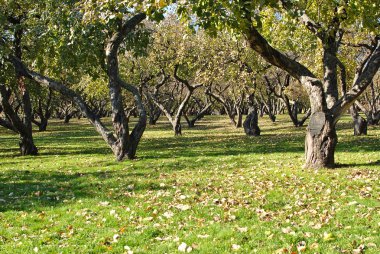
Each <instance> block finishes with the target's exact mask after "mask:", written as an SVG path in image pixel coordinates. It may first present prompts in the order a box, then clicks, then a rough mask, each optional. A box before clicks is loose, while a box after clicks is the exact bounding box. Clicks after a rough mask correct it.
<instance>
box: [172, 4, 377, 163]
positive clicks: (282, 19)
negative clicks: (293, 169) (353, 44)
mask: <svg viewBox="0 0 380 254" xmlns="http://www.w3.org/2000/svg"><path fill="white" fill-rule="evenodd" d="M181 3H182V2H181ZM189 5H190V6H191V10H193V11H194V12H195V13H196V14H197V16H198V20H197V22H198V24H199V25H202V26H203V27H206V28H207V29H209V31H210V32H211V33H214V34H216V31H218V30H221V29H228V30H230V31H231V32H233V33H236V34H241V35H243V36H244V37H245V38H246V40H247V41H248V42H249V45H250V47H251V48H252V49H253V50H255V51H256V52H257V53H259V54H260V55H261V56H262V57H263V58H264V59H265V60H266V61H268V62H269V63H271V64H273V65H274V66H277V67H278V68H280V69H283V70H284V71H286V72H287V73H289V74H290V75H291V76H292V77H293V78H295V79H296V80H298V81H299V82H300V83H301V84H302V85H303V87H304V88H305V90H306V91H307V93H308V96H309V99H310V104H311V117H310V123H309V125H308V128H307V134H306V140H305V155H306V164H305V166H306V167H312V168H318V167H334V166H335V161H334V152H335V147H336V144H337V141H338V139H337V134H336V124H337V122H338V121H339V119H340V118H341V116H342V115H343V113H344V112H346V111H347V110H348V109H349V108H350V106H351V105H352V104H353V103H354V102H355V100H356V99H357V98H358V97H359V96H360V95H361V94H362V93H363V92H364V90H365V89H366V88H367V87H368V86H369V85H370V84H371V82H372V79H373V77H374V75H375V74H376V72H377V71H378V69H379V66H380V36H379V31H378V27H379V25H380V24H379V20H380V11H379V10H380V8H379V4H378V3H375V2H373V1H344V0H342V1H330V0H322V1H316V0H312V1H310V0H308V1H306V0H297V1H295V0H294V1H293V0H282V1H274V0H263V1H248V0H242V1H229V0H221V1H217V2H214V1H208V0H191V1H187V2H186V3H183V5H181V6H180V7H179V8H178V12H179V13H180V14H181V15H182V16H191V14H190V15H189V11H188V10H189V8H187V7H189ZM192 20H194V19H192ZM276 24H281V25H282V26H283V29H282V31H274V30H273V29H272V27H273V26H275V25H276ZM350 30H362V31H363V32H366V33H367V35H368V36H369V37H371V38H372V43H371V45H370V50H369V51H368V53H367V54H366V55H365V56H364V57H363V58H362V59H361V61H360V63H358V65H357V68H356V72H355V75H354V77H350V78H348V77H343V76H344V71H342V70H343V69H344V68H343V67H344V64H343V62H342V61H341V58H344V57H345V56H344V55H341V54H340V53H341V51H340V48H341V46H342V43H346V35H347V34H348V32H349V31H350ZM284 31H286V33H284ZM294 31H302V33H299V34H301V38H302V37H303V38H304V39H305V40H306V39H307V38H311V41H310V43H311V44H315V45H316V47H317V48H318V49H320V52H321V53H322V57H321V58H320V59H319V57H318V54H316V55H315V56H312V55H311V56H309V57H310V58H311V59H314V60H315V61H313V62H314V63H317V62H319V63H320V67H321V68H320V70H321V72H322V73H321V74H320V73H319V72H318V71H313V70H312V68H311V67H310V66H309V67H308V66H307V65H306V64H304V63H302V62H299V61H297V60H294V59H292V58H290V57H288V56H287V55H286V54H285V53H283V52H282V51H280V49H279V48H278V47H276V44H275V43H273V40H272V39H273V38H274V37H275V36H277V37H281V38H282V39H283V40H284V41H286V40H291V39H293V38H294V39H296V34H295V32H294ZM339 74H341V75H342V76H341V80H351V81H352V85H351V87H350V89H349V90H348V91H347V92H346V93H345V94H343V95H342V94H341V95H339V92H338V84H339V79H338V77H339Z"/></svg>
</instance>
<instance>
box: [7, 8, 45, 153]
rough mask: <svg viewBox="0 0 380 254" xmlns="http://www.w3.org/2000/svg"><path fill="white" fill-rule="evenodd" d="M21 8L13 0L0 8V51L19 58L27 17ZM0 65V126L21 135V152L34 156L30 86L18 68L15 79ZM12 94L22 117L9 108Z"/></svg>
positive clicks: (20, 56)
mask: <svg viewBox="0 0 380 254" xmlns="http://www.w3.org/2000/svg"><path fill="white" fill-rule="evenodd" d="M23 7H24V6H23V5H19V4H18V3H13V2H12V3H10V5H9V6H8V8H7V6H4V5H3V4H1V5H0V11H1V12H2V15H1V17H0V27H1V28H2V30H3V32H2V34H1V41H0V45H1V48H0V53H8V52H12V54H13V55H14V56H15V57H17V58H19V59H22V58H23V57H24V56H23V53H24V52H23V51H24V50H23V46H24V45H23V44H24V42H23V40H24V38H23V37H24V30H25V21H26V20H27V19H28V16H27V14H26V13H25V12H24V11H25V10H23ZM2 58H3V57H2V56H1V57H0V60H1V62H3V60H4V59H2ZM0 67H1V68H2V69H3V71H2V73H1V76H2V79H1V80H0V104H1V111H2V112H3V114H4V115H5V119H3V118H1V117H0V125H1V126H3V127H5V128H7V129H10V130H12V131H14V132H16V133H18V134H19V135H20V140H19V146H20V153H21V155H37V153H38V149H37V147H36V146H35V144H34V140H33V132H32V119H33V116H32V103H31V99H30V93H29V87H28V86H29V85H28V83H27V82H26V81H25V79H24V77H23V76H22V75H21V73H20V72H19V71H18V70H16V72H15V74H14V75H15V76H14V79H10V78H9V72H10V73H12V72H11V71H10V69H9V68H8V67H7V66H3V64H1V63H0ZM7 76H8V77H7ZM12 83H13V85H12ZM12 94H13V96H12ZM12 97H13V98H19V101H20V103H19V105H20V106H21V108H22V113H23V116H20V115H19V114H18V110H16V109H15V108H13V107H12V105H11V102H10V100H12Z"/></svg>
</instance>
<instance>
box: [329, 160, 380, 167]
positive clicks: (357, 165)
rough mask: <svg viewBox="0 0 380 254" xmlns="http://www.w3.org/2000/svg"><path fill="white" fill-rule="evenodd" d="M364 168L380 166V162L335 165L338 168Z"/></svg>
mask: <svg viewBox="0 0 380 254" xmlns="http://www.w3.org/2000/svg"><path fill="white" fill-rule="evenodd" d="M362 166H380V160H377V161H372V162H368V163H350V164H345V163H337V164H335V167H336V168H347V167H362Z"/></svg>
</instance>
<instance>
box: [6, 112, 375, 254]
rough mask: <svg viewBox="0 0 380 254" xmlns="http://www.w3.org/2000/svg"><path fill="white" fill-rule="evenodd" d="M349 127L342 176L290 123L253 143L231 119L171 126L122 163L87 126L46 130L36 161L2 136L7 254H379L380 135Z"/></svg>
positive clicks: (269, 126) (344, 130) (266, 125)
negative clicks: (317, 157)
mask: <svg viewBox="0 0 380 254" xmlns="http://www.w3.org/2000/svg"><path fill="white" fill-rule="evenodd" d="M349 121H350V120H349V118H348V117H346V118H344V119H342V121H341V122H340V124H339V126H338V129H339V130H338V137H339V144H338V147H337V153H336V156H335V157H336V161H337V162H338V163H339V167H338V168H337V169H334V170H318V171H314V170H305V169H303V168H302V164H303V142H304V132H305V130H304V128H294V127H292V126H291V124H290V123H289V121H288V119H287V118H286V116H280V117H279V121H278V122H276V123H271V122H269V121H268V119H266V118H264V119H260V125H261V128H262V136H260V137H254V138H250V137H246V136H245V135H244V134H243V133H242V130H241V129H239V130H236V129H235V128H233V127H232V126H230V125H229V124H228V120H227V119H226V118H224V117H206V118H205V120H204V121H202V122H200V123H199V125H198V127H196V128H194V129H192V130H188V129H185V130H184V135H183V136H182V137H173V133H172V131H171V128H170V127H169V125H167V124H166V123H165V121H161V122H159V123H158V125H157V126H153V127H149V128H148V129H147V131H146V133H145V134H144V137H143V141H142V143H141V145H140V147H139V150H138V156H139V159H138V160H136V161H124V162H121V163H120V162H116V161H115V160H114V157H113V156H112V154H111V152H110V150H109V149H108V148H107V146H106V145H105V143H104V142H103V141H102V140H101V138H100V137H99V136H98V135H97V134H96V133H95V132H94V130H93V128H92V126H90V125H89V124H88V123H87V122H86V121H85V120H73V121H72V123H70V124H69V125H64V124H62V123H61V122H58V121H52V123H51V125H50V126H49V127H48V129H49V131H47V132H43V133H36V134H35V141H36V145H37V146H38V148H39V151H40V155H39V156H37V157H20V156H18V149H17V136H15V135H14V134H12V133H10V132H7V131H5V130H4V129H0V253H34V252H39V253H128V251H129V250H130V251H129V253H131V251H133V253H176V252H179V250H178V247H179V246H182V247H185V250H191V252H192V253H231V252H236V253H287V252H286V251H289V253H290V252H292V251H294V252H295V253H297V245H299V244H300V243H301V242H304V244H306V250H305V251H302V252H303V253H361V251H362V250H361V248H363V247H364V250H363V251H364V252H365V253H380V196H379V195H380V181H379V179H380V142H379V137H380V128H379V127H370V128H369V135H368V136H364V137H354V136H353V135H352V132H353V131H352V129H351V127H350V123H349ZM182 243H185V244H186V246H185V245H184V244H182ZM181 244H182V245H181ZM189 247H191V249H190V248H189ZM180 249H181V248H180ZM300 250H301V249H300Z"/></svg>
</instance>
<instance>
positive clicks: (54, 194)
mask: <svg viewBox="0 0 380 254" xmlns="http://www.w3.org/2000/svg"><path fill="white" fill-rule="evenodd" d="M120 177H123V181H120ZM142 177H146V175H145V174H144V173H136V172H127V171H109V172H95V173H92V172H91V173H88V172H86V173H78V172H76V173H69V172H66V173H64V172H63V173H59V172H49V173H38V172H33V171H29V170H12V171H8V172H6V173H0V212H6V211H9V210H13V211H29V210H41V209H43V208H44V207H49V206H57V205H61V204H62V203H67V202H71V201H73V200H78V199H83V198H91V197H97V198H103V199H104V200H110V199H112V200H116V202H117V201H120V202H123V203H124V204H127V203H128V202H129V201H130V194H131V193H132V191H133V192H144V191H149V190H159V189H166V188H168V187H165V186H163V187H162V186H160V185H159V184H158V183H155V182H152V181H145V182H141V181H137V179H138V178H142ZM131 186H133V187H131ZM115 188H116V189H117V193H115V194H114V195H112V196H110V194H109V193H110V190H115Z"/></svg>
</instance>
